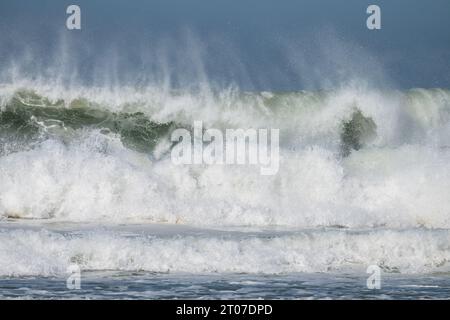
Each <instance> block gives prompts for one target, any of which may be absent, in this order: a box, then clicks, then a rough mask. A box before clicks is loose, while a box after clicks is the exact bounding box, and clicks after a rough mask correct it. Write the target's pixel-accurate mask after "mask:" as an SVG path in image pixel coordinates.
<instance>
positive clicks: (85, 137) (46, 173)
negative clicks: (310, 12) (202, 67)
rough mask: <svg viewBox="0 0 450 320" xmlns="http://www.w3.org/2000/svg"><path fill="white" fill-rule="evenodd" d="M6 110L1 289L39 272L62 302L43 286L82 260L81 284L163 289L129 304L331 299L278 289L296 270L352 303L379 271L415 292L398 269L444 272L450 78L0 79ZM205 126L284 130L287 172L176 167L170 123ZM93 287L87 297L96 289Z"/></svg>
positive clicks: (0, 126) (0, 180)
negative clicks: (324, 82)
mask: <svg viewBox="0 0 450 320" xmlns="http://www.w3.org/2000/svg"><path fill="white" fill-rule="evenodd" d="M0 103H1V112H0V277H1V278H2V280H1V281H0V282H1V283H3V285H5V286H8V284H9V283H12V282H14V281H16V279H20V278H24V279H28V278H29V277H35V278H36V277H37V279H41V280H39V281H40V282H39V281H38V282H28V283H32V284H30V287H29V290H28V291H26V292H24V293H23V294H25V295H27V294H28V295H30V297H47V296H48V295H49V297H53V296H58V295H57V294H55V293H54V292H55V290H56V289H54V290H53V291H52V289H48V290H49V291H52V292H53V293H51V294H48V292H47V291H45V290H46V289H45V290H44V289H42V288H40V287H39V286H38V285H36V283H41V284H43V285H45V286H48V287H50V288H51V287H52V285H53V286H54V285H55V283H58V285H57V287H58V286H59V287H58V288H60V287H61V288H63V287H64V286H65V278H64V277H66V276H67V268H68V267H69V266H70V265H71V264H74V263H76V264H78V265H79V266H80V268H81V270H82V272H83V273H85V274H86V275H87V276H86V277H87V279H89V276H88V275H89V274H96V272H100V274H101V276H99V277H97V278H96V279H97V280H96V281H97V282H95V281H94V282H93V283H94V284H95V283H97V285H98V281H100V282H102V280H101V279H102V277H104V276H105V275H107V274H108V273H107V272H112V273H113V274H115V275H116V276H117V277H118V278H120V277H125V278H123V279H125V280H123V281H122V283H128V282H127V281H131V280H130V279H133V274H134V275H135V278H134V279H138V280H139V279H141V280H142V281H143V282H144V283H145V281H147V280H148V279H149V277H148V275H150V278H152V277H156V278H155V279H156V280H155V281H156V282H157V283H158V285H161V288H160V290H159V291H158V292H159V293H158V294H156V293H155V294H154V295H152V294H150V293H149V292H148V291H145V290H144V291H142V290H138V289H136V290H137V291H138V292H137V293H136V292H135V291H133V290H134V289H133V290H132V289H130V288H128V287H127V288H126V289H124V291H125V292H127V293H126V294H125V295H124V296H120V297H128V298H133V297H147V298H161V297H162V298H164V297H172V295H171V294H173V297H177V296H178V297H205V296H207V297H272V296H271V295H270V294H269V293H270V290H268V288H267V287H264V286H263V288H262V289H261V286H258V283H260V284H261V283H265V284H267V285H268V286H269V287H270V288H273V290H278V289H279V290H281V291H279V294H278V296H277V297H283V296H285V297H291V298H295V297H319V298H325V297H330V296H328V295H326V294H323V291H320V290H319V291H317V290H314V288H313V289H311V292H313V293H311V294H310V293H309V291H308V290H309V289H308V288H309V287H308V285H306V287H304V288H303V289H302V290H304V291H302V290H300V289H299V291H295V290H294V291H290V292H284V291H283V290H282V288H284V286H286V285H287V284H288V283H295V281H297V280H298V278H296V277H297V276H296V275H298V274H308V275H309V276H307V277H306V278H303V279H306V280H305V281H306V283H307V279H308V277H313V280H312V283H314V284H315V285H317V286H320V285H323V286H324V287H326V286H327V283H328V285H329V282H327V281H323V278H319V280H317V279H316V278H314V277H315V276H314V275H315V274H316V273H325V274H329V275H332V276H331V277H332V278H333V279H338V278H339V277H340V276H344V275H348V274H350V275H352V276H351V277H350V278H345V277H344V279H346V280H345V281H344V280H343V281H344V282H343V283H344V284H346V285H347V286H348V288H350V289H349V290H350V292H351V293H349V294H348V295H347V296H348V297H360V295H358V294H359V293H355V292H356V291H358V292H366V294H368V295H370V294H372V293H373V292H372V293H370V291H367V288H366V287H365V277H366V275H365V272H366V268H367V267H368V266H369V265H378V266H380V268H381V269H382V270H383V272H384V273H386V274H387V276H386V277H388V279H389V275H391V278H392V277H393V279H394V280H395V281H397V282H395V281H394V280H392V281H394V282H395V283H396V284H401V285H405V281H406V282H407V283H409V284H411V283H413V284H414V283H415V284H416V285H418V287H420V288H423V286H422V285H423V283H417V278H408V279H409V280H405V278H402V277H406V276H408V275H409V276H411V275H417V274H422V275H423V274H427V275H429V277H433V275H437V274H439V275H445V274H448V272H449V271H450V263H449V261H450V197H449V194H450V91H448V90H446V89H411V90H404V91H396V90H376V89H370V88H367V87H355V86H348V87H345V88H344V87H343V88H340V89H336V90H330V91H316V92H312V91H300V92H245V91H241V90H238V89H235V88H230V89H227V90H225V89H222V90H213V89H210V88H206V87H205V88H200V89H198V90H190V91H189V90H186V91H183V90H169V89H165V88H164V87H152V86H147V87H142V88H133V87H125V86H123V87H118V88H114V89H111V88H100V87H99V88H96V87H89V88H88V87H82V86H79V87H71V88H65V87H58V86H54V85H46V84H36V83H34V82H27V81H17V82H15V83H9V84H3V85H1V86H0ZM195 120H202V121H203V123H204V126H205V127H206V128H219V129H226V128H268V129H270V128H276V129H279V130H280V168H279V172H278V174H276V175H273V176H262V175H260V173H259V168H258V167H255V166H251V165H233V166H229V165H209V166H208V165H178V166H177V165H175V164H173V162H172V161H171V158H170V150H171V147H172V143H171V142H170V133H171V131H172V130H173V129H175V128H178V127H185V128H189V127H190V126H192V124H193V122H194V121H195ZM118 274H119V275H118ZM124 274H125V275H124ZM237 274H242V277H240V278H239V279H238V280H236V281H237V282H233V283H240V282H239V281H241V282H242V281H244V282H245V281H247V282H246V283H247V284H249V283H250V284H252V283H253V284H255V286H254V287H252V288H256V289H255V290H256V291H254V292H253V291H250V292H247V291H244V292H240V293H236V295H232V294H231V293H230V290H237V289H236V288H235V287H233V285H232V283H231V282H228V285H229V286H231V287H230V288H231V289H230V288H228V287H227V288H225V289H224V291H223V292H212V291H209V292H210V294H208V290H212V289H211V288H209V289H208V285H207V283H209V282H211V281H212V282H214V281H219V282H220V281H221V280H220V279H221V278H220V276H221V275H228V276H227V277H231V278H233V277H236V275H237ZM145 275H147V276H145ZM160 275H166V276H165V277H164V279H166V280H167V281H169V282H167V283H165V282H164V281H161V279H160V278H158V277H161V276H160ZM186 275H187V276H186ZM189 275H190V276H189ZM274 275H278V276H279V278H273V277H274ZM395 275H397V278H395V277H396V276H395ZM171 277H172V278H171ZM173 277H175V278H173ZM202 277H204V278H202ZM352 277H354V278H352ZM325 278H326V276H325ZM445 278H446V277H445V276H444V279H445ZM52 279H60V280H61V281H59V280H58V281H57V280H52ZM99 279H100V280H99ZM120 279H122V278H120ZM127 279H128V280H127ZM143 279H144V280H143ZM145 279H146V280H145ZM170 279H172V280H173V281H174V283H178V284H179V285H180V286H181V287H182V288H186V287H183V286H184V285H185V284H186V283H188V284H189V285H187V284H186V286H187V287H189V288H191V286H197V287H198V288H203V289H201V290H200V289H199V290H197V291H196V290H191V291H193V292H194V293H192V292H191V291H189V290H190V289H189V290H188V291H189V293H186V291H179V292H178V295H177V294H176V292H177V288H178V287H176V286H175V284H174V283H173V286H169V287H164V286H165V285H168V283H172V282H170V281H172V280H170ZM174 279H175V280H174ZM187 279H189V280H187ZM233 279H234V278H233ZM264 279H266V280H264ZM274 279H278V280H279V282H276V281H277V280H274ZM294 279H297V280H294ZM320 279H322V280H320ZM349 279H350V280H349ZM352 279H353V280H352ZM354 279H356V280H354ZM411 279H416V282H414V280H411ZM421 279H425V278H424V277H422V278H421ZM141 280H139V281H141ZM441 280H442V279H441ZM441 280H439V281H437V280H433V279H432V280H430V281H429V282H427V283H428V285H429V286H431V287H433V286H438V287H439V286H444V287H442V288H441V291H439V292H441V294H442V292H448V288H449V285H448V282H445V281H443V280H442V281H441ZM46 281H47V282H46ZM48 281H50V282H48ZM52 281H53V282H52ZM55 281H56V282H55ZM86 281H87V282H86V283H87V284H86V286H87V288H84V290H87V291H83V292H84V294H86V295H90V296H92V297H97V296H98V295H100V296H101V293H98V292H97V293H96V292H95V289H92V288H95V286H96V285H93V284H92V281H91V282H89V280H86ZM196 281H197V282H198V283H196ZM258 281H262V282H258ZM271 281H275V282H274V283H272V282H271ZM355 281H356V283H358V284H357V286H358V287H357V288H358V290H356V291H351V288H352V287H354V286H355ZM386 281H387V280H386ZM408 281H409V282H408ZM212 282H211V283H212ZM324 282H325V283H324ZM129 283H132V281H131V282H129ZM164 283H165V284H164ZM430 283H431V284H430ZM182 284H183V285H182ZM344 284H343V287H346V286H345V285H344ZM243 285H244V284H243ZM205 286H206V287H205ZM277 286H280V288H281V289H280V288H278V287H277ZM299 286H300V287H301V285H299ZM386 286H387V287H389V286H391V287H392V286H394V285H393V284H392V283H389V282H386ZM429 286H428V287H429ZM181 287H180V288H181ZM219 287H220V286H219ZM313 287H314V286H313ZM394 287H395V286H394ZM425 287H426V288H428V287H427V286H425ZM217 288H218V287H217V286H216V287H215V289H217ZM233 288H234V289H233ZM239 288H241V287H239ZM276 288H278V289H276ZM41 289H42V290H44V291H45V292H44V291H39V290H41ZM191 289H192V288H191ZM259 289H260V290H261V291H258V290H259ZM36 290H37V291H36ZM61 290H63V289H61ZM105 290H106V289H105ZM180 290H181V289H180ZM183 290H184V289H183ZM205 290H206V291H205ZM364 290H366V291H364ZM446 290H447V291H446ZM0 291H1V290H0ZM56 291H58V290H56ZM219 291H220V290H219ZM43 292H44V293H43ZM46 292H47V293H46ZM105 292H106V291H105ZM133 292H134V293H133ZM164 292H166V293H167V292H172V293H171V294H164ZM236 292H239V291H236ZM414 292H415V293H417V291H414ZM319 293H320V294H319ZM335 294H337V292H335ZM383 294H385V296H384V297H389V296H390V295H389V293H387V292H384V293H383ZM429 294H430V293H429V292H428V291H427V292H425V293H420V292H419V293H417V296H418V297H426V296H427V295H429ZM20 295H21V294H20V293H18V292H17V290H16V291H14V290H12V291H8V290H6V289H5V290H3V291H1V296H2V297H15V296H20ZM111 295H114V293H111ZM411 295H412V294H411ZM105 296H108V295H107V294H106V293H105ZM331 296H332V295H331ZM394 297H395V295H394Z"/></svg>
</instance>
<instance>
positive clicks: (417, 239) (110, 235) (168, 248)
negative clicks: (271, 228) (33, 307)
mask: <svg viewBox="0 0 450 320" xmlns="http://www.w3.org/2000/svg"><path fill="white" fill-rule="evenodd" d="M449 243H450V233H449V231H448V230H428V231H427V230H420V229H417V230H402V231H396V230H378V231H364V232H357V231H353V232H349V231H342V230H341V231H339V230H316V231H303V232H298V233H294V234H284V235H283V234H281V235H276V234H272V235H270V234H259V235H255V234H250V235H249V234H245V235H239V234H237V235H236V234H232V233H230V234H227V233H224V234H216V235H211V234H210V235H204V234H200V235H189V234H187V235H183V234H178V235H177V236H163V237H161V236H154V235H145V233H144V234H142V233H141V234H134V235H133V234H130V233H129V232H127V233H121V232H117V231H116V232H111V231H102V230H97V231H91V232H89V231H87V232H76V233H70V232H54V231H47V230H42V231H36V230H24V229H2V230H0V275H2V276H31V275H36V276H37V275H39V276H54V275H64V274H67V272H68V267H69V266H70V265H72V264H77V265H78V266H79V267H80V269H81V271H82V272H85V271H93V270H124V271H148V272H164V273H166V272H189V273H216V272H220V273H250V274H252V273H263V274H280V273H290V272H345V271H353V272H361V273H362V274H364V273H365V271H366V268H367V267H368V266H369V265H378V266H380V267H381V268H382V270H383V271H384V272H401V273H429V272H448V271H449V263H448V261H449V260H450V247H449Z"/></svg>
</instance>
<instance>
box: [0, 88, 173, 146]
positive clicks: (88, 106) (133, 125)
mask: <svg viewBox="0 0 450 320" xmlns="http://www.w3.org/2000/svg"><path fill="white" fill-rule="evenodd" d="M95 107H96V106H95V104H92V103H90V102H88V101H87V100H84V99H77V100H73V101H72V102H71V103H70V105H69V107H65V106H64V102H63V101H62V100H60V101H57V102H51V101H49V100H48V99H47V98H44V97H41V96H38V95H37V94H35V93H33V92H24V91H20V92H18V93H17V94H16V95H15V96H14V97H13V98H12V99H11V101H10V102H9V103H8V104H7V105H6V106H5V107H4V108H3V110H2V111H1V112H0V137H1V138H0V144H3V145H6V143H7V142H8V143H9V144H8V146H9V147H10V149H9V151H15V149H17V148H20V146H22V147H23V146H24V144H25V145H27V144H28V145H29V144H32V143H35V142H38V141H42V140H43V139H45V138H47V137H48V135H49V134H50V133H53V134H55V133H56V134H57V135H61V136H67V135H68V133H70V132H71V131H73V130H78V129H101V130H102V132H103V133H105V134H107V133H114V134H118V135H119V136H120V138H121V140H122V143H123V144H124V145H125V146H126V147H128V148H131V149H133V150H136V151H139V152H146V153H148V152H151V151H152V150H153V149H154V147H155V145H156V144H157V143H158V141H160V139H161V138H162V137H165V136H167V134H168V133H169V131H170V129H171V127H172V126H173V123H171V122H169V123H157V122H154V121H151V120H149V118H148V117H146V116H145V115H144V114H143V113H142V112H136V113H125V112H118V113H115V112H109V111H106V110H100V109H96V108H95ZM12 141H14V142H15V143H11V142H12ZM0 150H1V149H0ZM4 152H5V150H4Z"/></svg>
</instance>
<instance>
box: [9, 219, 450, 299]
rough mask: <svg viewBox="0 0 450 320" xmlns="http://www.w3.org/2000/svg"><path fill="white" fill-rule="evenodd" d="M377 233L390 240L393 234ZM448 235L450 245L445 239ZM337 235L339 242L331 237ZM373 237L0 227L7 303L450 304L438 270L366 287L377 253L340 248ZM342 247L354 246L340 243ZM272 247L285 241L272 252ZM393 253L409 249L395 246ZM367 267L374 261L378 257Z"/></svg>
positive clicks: (386, 274)
mask: <svg viewBox="0 0 450 320" xmlns="http://www.w3.org/2000/svg"><path fill="white" fill-rule="evenodd" d="M74 230H77V231H74ZM423 232H424V231H420V230H410V231H402V232H398V233H397V234H395V232H394V235H395V236H396V237H398V238H401V237H403V238H406V239H408V236H409V237H411V234H415V233H419V234H420V233H423ZM373 233H375V234H376V233H380V234H381V235H386V231H379V232H373ZM387 233H392V231H390V232H387ZM402 233H403V234H404V235H403V236H401V234H402ZM444 233H445V234H446V235H447V237H448V232H444ZM330 234H333V236H334V237H336V238H340V240H336V239H334V240H332V239H329V237H330ZM370 234H371V232H368V231H352V232H347V231H342V230H332V229H323V230H296V231H293V230H291V231H274V230H272V231H268V230H265V231H262V230H260V231H243V230H239V231H236V230H221V231H219V230H207V229H198V228H188V227H174V226H167V225H150V226H149V225H132V226H131V225H127V226H124V225H121V226H111V225H110V226H108V227H105V226H103V227H101V228H99V227H98V226H88V225H83V224H82V225H78V224H67V223H64V224H59V223H58V224H53V223H50V224H44V225H43V224H42V223H27V224H22V223H21V224H17V223H15V222H9V223H6V224H5V223H2V225H1V238H2V239H1V240H2V249H3V250H2V252H3V255H4V254H5V248H9V249H6V255H7V257H8V258H9V259H8V260H7V259H4V260H3V262H2V264H1V266H2V269H1V270H2V274H3V276H2V277H1V279H0V298H1V299H447V298H448V295H449V294H450V277H449V276H448V272H436V271H435V270H432V271H428V272H418V273H417V272H414V273H401V272H400V270H392V269H389V267H388V265H385V266H384V267H383V271H382V272H381V274H380V276H381V278H380V281H381V282H380V288H375V289H374V288H369V287H368V286H367V278H368V276H369V274H366V273H365V270H364V269H363V268H362V266H363V265H364V262H363V261H358V258H357V257H363V256H364V255H365V254H367V255H370V251H374V249H373V247H372V248H366V250H367V251H365V250H362V251H361V252H352V250H351V249H350V248H346V250H345V251H339V250H336V249H337V248H336V247H338V246H341V247H342V246H344V245H345V246H349V245H350V243H351V242H357V241H358V240H356V239H354V238H355V237H356V238H361V239H360V240H359V241H360V242H366V243H365V244H366V245H367V242H368V239H367V238H369V237H370ZM333 236H332V237H333ZM391 236H392V235H391ZM444 236H445V235H444ZM308 237H309V238H317V239H315V240H314V241H317V242H319V241H321V242H322V244H321V246H322V247H323V248H322V250H317V249H316V248H315V247H316V245H314V244H312V243H308V239H306V238H308ZM377 237H378V236H377ZM320 238H323V239H320ZM352 238H353V239H352ZM343 239H346V240H345V241H346V242H348V243H346V244H343V243H340V244H339V242H340V241H343ZM447 239H448V238H447ZM309 241H311V240H309ZM274 242H280V243H278V245H276V246H275V248H274V244H273V243H274ZM360 245H364V244H363V243H361V244H360ZM411 245H414V244H410V245H408V247H409V249H410V250H411V248H412V247H411ZM416 245H417V244H416ZM280 246H282V247H280ZM372 246H374V245H372ZM340 249H341V250H344V249H345V248H340ZM391 250H405V248H402V246H401V245H399V246H398V245H396V244H395V243H393V244H391ZM307 251H310V252H309V254H308V256H307V257H306V259H305V257H304V256H303V255H304V254H305V253H306V252H307ZM311 251H314V252H311ZM12 252H14V253H12ZM339 254H341V255H345V260H341V261H339V260H340V259H342V258H344V257H339ZM378 254H379V255H380V253H378ZM385 254H386V252H385ZM319 255H324V256H327V255H328V257H320V256H319ZM391 255H392V257H391V259H394V258H396V259H398V260H397V265H400V264H406V263H415V262H416V261H417V257H409V258H406V257H405V258H400V257H395V256H396V254H391ZM2 258H4V257H2ZM380 258H381V259H383V258H385V257H383V256H382V255H381V256H379V257H378V259H380ZM20 259H22V261H19V260H20ZM24 259H26V260H28V261H26V262H25V261H24ZM352 259H353V261H352ZM366 259H373V260H372V261H376V259H377V257H372V258H369V257H367V258H366ZM302 260H303V261H302ZM333 260H334V261H333ZM400 260H409V261H408V262H407V261H400ZM69 261H70V263H71V265H73V264H74V263H76V264H77V265H79V266H80V267H81V266H82V268H81V270H80V274H79V275H80V282H79V287H77V288H74V287H70V286H67V281H68V279H69V277H70V276H73V273H71V270H70V269H67V270H64V267H65V266H66V264H67V262H69ZM430 262H431V260H430ZM423 263H425V264H426V262H425V261H424V262H423ZM390 265H391V266H392V265H393V264H392V263H391V264H390ZM415 267H417V264H416V265H415ZM7 270H8V271H9V274H8V273H7ZM6 274H7V275H6ZM69 282H70V283H72V284H73V282H71V281H69Z"/></svg>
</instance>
